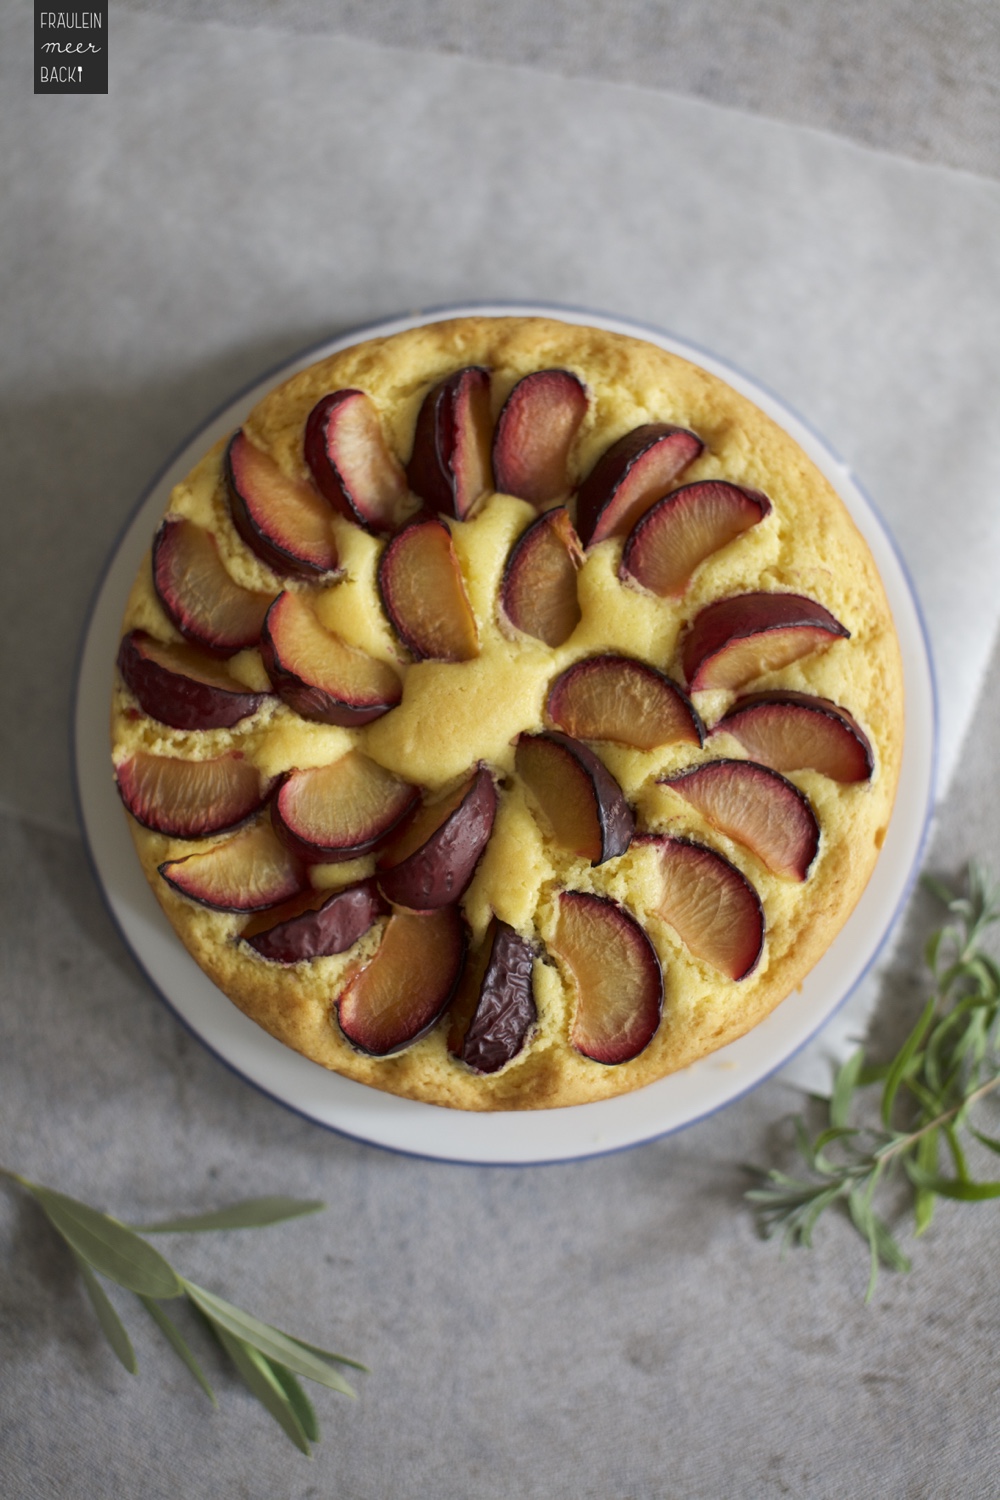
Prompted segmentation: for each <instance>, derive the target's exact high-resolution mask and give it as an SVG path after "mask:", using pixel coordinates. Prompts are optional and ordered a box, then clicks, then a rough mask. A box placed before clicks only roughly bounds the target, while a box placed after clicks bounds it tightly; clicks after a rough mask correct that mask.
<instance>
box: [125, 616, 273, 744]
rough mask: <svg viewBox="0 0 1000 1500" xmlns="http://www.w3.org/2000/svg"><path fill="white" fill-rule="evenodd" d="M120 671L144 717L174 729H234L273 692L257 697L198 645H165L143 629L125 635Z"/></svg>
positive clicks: (257, 694) (258, 694) (257, 695)
mask: <svg viewBox="0 0 1000 1500" xmlns="http://www.w3.org/2000/svg"><path fill="white" fill-rule="evenodd" d="M118 670H119V672H120V673H121V674H122V680H123V682H124V683H125V686H126V687H127V688H128V689H129V691H130V692H132V693H134V694H135V696H136V698H137V699H138V700H139V705H140V707H141V708H142V710H143V712H144V713H146V714H148V715H149V716H150V718H152V719H158V720H159V721H160V723H161V724H169V725H170V727H171V728H172V729H231V728H232V726H233V725H234V724H238V723H239V722H240V720H241V719H246V718H248V717H249V716H250V714H253V713H256V712H257V710H258V708H260V706H261V704H262V703H265V702H266V701H267V700H268V698H270V696H271V695H270V693H255V692H251V691H250V690H249V688H246V687H244V685H243V684H242V683H241V682H238V681H237V680H236V678H235V677H233V676H232V675H231V674H230V673H229V672H228V671H227V670H226V668H225V667H224V666H223V665H222V663H221V662H218V661H215V660H213V659H212V657H210V656H206V655H204V654H203V653H202V652H200V651H198V650H196V649H195V647H193V646H188V645H177V644H174V643H173V642H171V643H170V644H169V645H165V644H164V643H163V642H162V641H157V640H154V638H153V637H152V636H151V635H147V634H146V632H145V631H144V630H133V631H131V632H130V633H129V634H128V635H126V636H124V637H123V639H122V643H121V645H120V646H119V648H118Z"/></svg>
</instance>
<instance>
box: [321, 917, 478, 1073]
mask: <svg viewBox="0 0 1000 1500" xmlns="http://www.w3.org/2000/svg"><path fill="white" fill-rule="evenodd" d="M467 944H468V934H467V932H466V927H465V923H464V922H463V920H462V917H461V915H460V913H459V910H458V908H457V907H456V906H443V907H442V908H441V909H440V911H432V912H424V913H418V912H395V913H394V914H393V915H392V916H391V917H390V918H389V921H388V922H387V924H386V929H385V932H384V934H383V937H382V942H381V944H380V946H379V948H378V951H377V953H376V954H375V957H374V958H373V959H372V960H371V962H370V963H368V964H366V965H365V967H364V968H363V969H360V970H359V972H358V973H357V974H355V976H354V977H353V978H352V979H351V980H350V982H349V983H348V984H347V985H346V987H345V988H344V989H343V990H341V992H340V994H339V995H338V996H337V998H336V1000H335V1001H334V1008H335V1010H336V1012H337V1020H338V1021H339V1023H340V1029H341V1031H342V1032H343V1033H344V1036H345V1037H346V1038H347V1040H348V1041H349V1042H350V1044H351V1046H352V1047H356V1048H357V1049H358V1051H359V1052H368V1053H370V1054H371V1055H372V1056H373V1057H386V1056H388V1054H389V1053H391V1052H399V1051H401V1050H402V1048H404V1047H409V1046H410V1045H411V1044H412V1043H413V1042H416V1041H419V1039H420V1038H421V1037H422V1036H425V1035H426V1033H427V1032H428V1031H430V1029H431V1027H432V1026H433V1025H434V1023H435V1022H436V1021H437V1019H438V1017H439V1016H441V1015H442V1014H443V1012H444V1011H445V1010H447V1008H448V1006H449V1005H450V1003H451V1000H452V997H453V996H454V994H455V990H456V988H457V986H458V982H459V979H460V978H461V974H462V965H463V963H464V962H465V952H466V947H467Z"/></svg>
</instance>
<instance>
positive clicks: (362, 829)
mask: <svg viewBox="0 0 1000 1500" xmlns="http://www.w3.org/2000/svg"><path fill="white" fill-rule="evenodd" d="M418 795H419V793H418V791H417V788H416V787H414V786H411V785H410V784H409V782H406V781H403V780H401V778H400V777H398V776H394V775H393V774H392V772H391V771H387V770H385V768H384V767H383V766H380V765H379V764H378V762H377V761H374V760H371V759H370V758H369V757H368V756H367V755H362V753H361V751H360V750H350V751H348V753H347V754H346V755H344V756H341V758H340V759H339V760H336V761H334V762H333V763H332V765H329V766H317V767H314V768H313V769H311V770H306V771H292V772H291V774H290V775H289V776H288V777H287V778H286V779H285V781H284V783H283V784H282V786H281V789H280V791H279V792H278V795H277V797H276V799H275V801H274V803H273V805H272V811H271V816H272V818H273V819H274V826H275V829H276V831H277V833H278V836H279V838H280V839H281V840H282V842H283V843H284V844H286V845H287V846H288V848H290V849H292V850H293V851H294V853H296V854H297V855H298V856H299V857H300V858H302V859H305V860H308V861H310V862H312V863H313V864H337V863H340V862H342V861H344V860H347V859H357V858H358V857H359V856H360V855H362V854H370V853H371V851H372V850H373V849H376V848H378V846H379V845H380V844H382V843H384V842H385V840H386V839H388V838H389V836H390V834H391V833H392V832H393V830H394V829H395V828H397V827H398V826H399V824H400V823H402V821H403V819H404V818H405V817H406V816H407V815H408V814H409V813H411V812H412V811H413V809H414V807H415V806H416V802H417V798H418Z"/></svg>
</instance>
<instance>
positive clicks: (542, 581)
mask: <svg viewBox="0 0 1000 1500" xmlns="http://www.w3.org/2000/svg"><path fill="white" fill-rule="evenodd" d="M582 562H583V548H582V547H581V546H580V543H579V540H578V539H577V535H576V532H575V531H574V530H573V523H572V521H571V520H570V518H569V512H568V511H567V510H566V508H565V507H564V506H561V505H560V506H557V507H556V508H555V509H554V510H547V511H544V512H543V513H542V515H540V516H539V517H538V519H537V520H535V521H532V523H531V525H530V526H529V527H528V528H527V530H525V531H523V532H522V533H521V535H520V536H519V537H518V539H517V541H516V542H515V543H514V545H513V547H512V548H511V549H510V556H509V557H508V558H507V563H506V566H505V567H504V573H503V582H502V583H501V585H500V605H501V608H502V609H503V612H504V614H505V615H506V616H507V619H508V620H509V621H510V623H511V624H512V625H513V626H514V627H515V628H516V629H517V630H523V631H524V633H525V635H533V636H535V638H536V639H537V640H540V641H544V642H545V644H546V646H561V645H562V644H563V642H564V641H566V640H568V639H569V637H570V636H571V635H572V634H573V631H574V630H575V629H576V627H577V625H579V623H580V606H579V604H578V602H577V597H576V575H577V571H578V569H579V568H580V566H581V564H582Z"/></svg>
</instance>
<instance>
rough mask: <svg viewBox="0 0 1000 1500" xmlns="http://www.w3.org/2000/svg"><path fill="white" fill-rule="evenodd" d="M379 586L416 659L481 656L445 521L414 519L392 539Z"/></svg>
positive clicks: (452, 659) (396, 626)
mask: <svg viewBox="0 0 1000 1500" xmlns="http://www.w3.org/2000/svg"><path fill="white" fill-rule="evenodd" d="M378 586H379V593H380V594H381V596H382V603H383V605H384V607H385V612H386V614H387V615H388V616H389V619H390V621H391V622H392V625H393V627H394V629H395V631H396V633H397V635H398V636H399V638H400V640H401V641H402V642H403V644H404V645H405V646H406V647H407V649H408V650H409V651H411V652H412V654H413V655H414V656H415V657H416V658H417V660H418V661H422V660H425V659H428V658H430V659H432V660H436V661H471V660H472V659H473V657H476V656H478V655H479V634H478V632H477V630H476V621H475V616H474V615H473V613H472V609H471V607H470V605H469V600H468V596H467V595H466V592H465V585H464V583H463V582H462V572H461V569H460V568H459V565H458V558H457V556H456V555H455V548H454V546H453V544H452V540H451V533H450V532H449V530H448V528H447V526H445V524H444V523H443V522H442V521H439V520H437V518H436V517H434V516H432V517H430V518H429V519H428V520H424V521H413V522H411V523H410V525H409V526H406V527H405V528H404V529H403V530H402V531H401V532H400V533H399V535H398V536H396V537H393V539H392V541H391V542H390V543H389V545H388V547H386V549H385V551H384V552H383V554H382V559H381V562H380V563H379V570H378Z"/></svg>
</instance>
